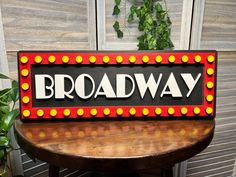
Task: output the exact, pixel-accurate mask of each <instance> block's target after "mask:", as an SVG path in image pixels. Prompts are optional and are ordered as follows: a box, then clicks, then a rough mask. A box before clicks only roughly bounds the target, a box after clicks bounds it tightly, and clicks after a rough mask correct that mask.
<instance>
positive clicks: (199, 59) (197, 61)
mask: <svg viewBox="0 0 236 177" xmlns="http://www.w3.org/2000/svg"><path fill="white" fill-rule="evenodd" d="M194 60H195V62H196V63H200V62H201V60H202V57H201V56H200V55H197V56H195V58H194Z"/></svg>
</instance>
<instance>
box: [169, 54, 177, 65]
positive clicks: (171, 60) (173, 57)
mask: <svg viewBox="0 0 236 177" xmlns="http://www.w3.org/2000/svg"><path fill="white" fill-rule="evenodd" d="M168 60H169V62H170V63H174V62H175V56H173V55H171V56H169V59H168Z"/></svg>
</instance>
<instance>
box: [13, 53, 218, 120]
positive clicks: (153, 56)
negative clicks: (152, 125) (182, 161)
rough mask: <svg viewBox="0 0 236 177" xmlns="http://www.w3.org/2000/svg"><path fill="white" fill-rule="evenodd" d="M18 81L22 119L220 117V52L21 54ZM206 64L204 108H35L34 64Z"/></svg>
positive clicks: (196, 106)
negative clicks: (217, 104)
mask: <svg viewBox="0 0 236 177" xmlns="http://www.w3.org/2000/svg"><path fill="white" fill-rule="evenodd" d="M17 57H18V72H19V74H18V79H19V85H20V86H19V90H20V118H21V120H39V119H40V120H43V119H45V120H49V119H50V120H51V119H54V120H55V119H57V120H58V119H67V120H69V119H70V120H71V119H73V120H75V119H78V120H84V119H86V120H88V119H102V118H105V119H107V120H108V119H109V120H116V119H120V118H121V119H124V118H126V119H136V120H137V119H145V120H147V119H150V118H153V119H163V118H164V119H166V118H167V119H173V118H178V119H179V118H183V119H186V118H214V117H215V115H216V81H217V80H216V75H217V52H216V51H215V50H191V51H190V50H186V51H183V50H175V51H19V52H18V53H17ZM70 64H75V65H81V67H82V66H83V65H86V66H91V65H93V66H94V65H105V66H107V67H109V65H110V66H111V65H112V66H114V65H118V66H121V65H132V66H134V67H135V65H158V66H161V65H181V66H182V65H184V66H187V65H203V66H204V67H203V75H204V76H203V77H204V78H203V83H204V88H203V89H204V91H203V95H204V96H203V99H204V101H203V104H202V105H179V106H178V105H177V106H176V105H175V106H173V105H164V106H163V105H162V106H159V105H156V106H150V105H142V106H93V107H91V106H85V107H83V106H79V107H50V108H45V107H43V108H42V107H33V106H32V101H31V100H32V90H31V84H32V78H31V65H70Z"/></svg>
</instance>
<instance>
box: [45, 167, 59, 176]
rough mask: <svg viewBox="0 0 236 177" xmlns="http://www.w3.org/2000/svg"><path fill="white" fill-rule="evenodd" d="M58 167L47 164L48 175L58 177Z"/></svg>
mask: <svg viewBox="0 0 236 177" xmlns="http://www.w3.org/2000/svg"><path fill="white" fill-rule="evenodd" d="M59 172H60V167H57V166H54V165H49V172H48V176H49V177H59Z"/></svg>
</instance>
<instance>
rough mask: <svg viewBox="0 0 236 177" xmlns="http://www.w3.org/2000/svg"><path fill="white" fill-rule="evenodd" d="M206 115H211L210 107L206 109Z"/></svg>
mask: <svg viewBox="0 0 236 177" xmlns="http://www.w3.org/2000/svg"><path fill="white" fill-rule="evenodd" d="M206 113H207V114H208V115H210V114H212V113H213V109H212V108H210V107H208V108H206Z"/></svg>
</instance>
